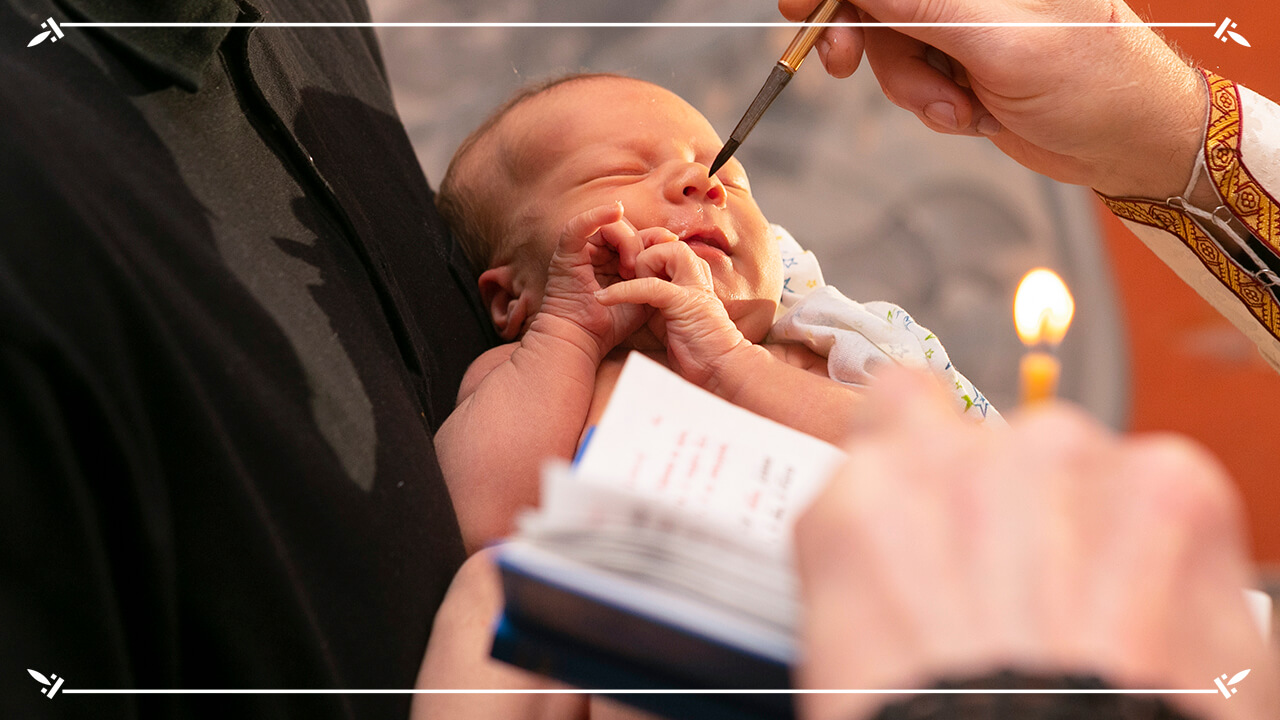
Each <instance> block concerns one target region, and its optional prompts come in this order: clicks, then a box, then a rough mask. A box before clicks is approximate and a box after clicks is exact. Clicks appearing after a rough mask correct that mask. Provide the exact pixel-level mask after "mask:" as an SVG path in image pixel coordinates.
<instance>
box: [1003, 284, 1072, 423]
mask: <svg viewBox="0 0 1280 720" xmlns="http://www.w3.org/2000/svg"><path fill="white" fill-rule="evenodd" d="M1075 309H1076V303H1075V300H1073V299H1072V298H1071V292H1070V291H1069V290H1067V285H1066V283H1064V282H1062V278H1060V277H1058V275H1057V273H1055V272H1053V271H1052V270H1048V269H1045V268H1036V269H1035V270H1032V271H1031V272H1029V273H1027V274H1026V275H1025V276H1024V277H1023V278H1022V282H1020V283H1018V292H1017V294H1016V295H1015V296H1014V299H1013V322H1014V325H1015V326H1016V327H1017V329H1018V337H1019V338H1020V339H1021V340H1022V344H1023V345H1026V346H1027V352H1026V354H1024V355H1023V356H1022V363H1021V364H1020V366H1019V380H1020V383H1019V384H1020V385H1021V388H1022V402H1023V404H1025V405H1031V404H1035V403H1038V402H1043V401H1045V400H1050V399H1052V398H1053V396H1054V395H1055V394H1056V393H1057V390H1058V376H1059V375H1060V374H1061V373H1062V363H1061V362H1060V361H1059V360H1058V356H1057V349H1058V344H1059V343H1061V342H1062V338H1063V336H1064V335H1066V334H1067V328H1068V327H1070V326H1071V317H1072V315H1074V314H1075Z"/></svg>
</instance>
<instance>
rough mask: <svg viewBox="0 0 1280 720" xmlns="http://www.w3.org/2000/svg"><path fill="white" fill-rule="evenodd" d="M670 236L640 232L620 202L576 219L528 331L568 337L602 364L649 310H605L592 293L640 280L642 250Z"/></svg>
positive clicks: (567, 231)
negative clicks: (632, 280) (618, 283)
mask: <svg viewBox="0 0 1280 720" xmlns="http://www.w3.org/2000/svg"><path fill="white" fill-rule="evenodd" d="M667 235H670V233H669V232H667V231H666V230H663V229H661V228H649V229H646V230H641V231H637V230H636V229H635V227H634V226H633V225H632V224H631V223H630V222H628V221H627V220H626V218H624V217H623V208H622V204H621V203H613V204H611V205H601V206H599V207H596V208H592V209H591V210H588V211H586V212H584V213H582V214H581V215H578V216H576V217H574V218H573V219H572V220H570V221H569V222H568V223H566V224H565V228H564V232H563V233H562V234H561V236H560V242H559V244H558V245H557V247H556V251H555V253H554V254H553V255H552V256H551V263H550V266H549V268H548V272H547V286H546V289H545V291H544V294H543V300H542V307H541V308H540V310H539V311H538V314H537V315H536V316H535V317H534V319H533V322H532V323H531V324H530V326H529V331H530V332H531V333H544V334H549V335H554V336H557V337H561V338H565V339H568V340H570V341H572V342H574V343H575V344H577V345H578V346H579V347H580V348H582V349H583V351H584V352H586V353H587V354H588V356H590V357H592V358H594V361H595V362H597V363H598V362H599V361H600V360H601V359H602V358H604V356H605V355H606V354H607V353H608V352H609V351H610V350H612V349H613V348H614V347H615V346H616V345H617V344H618V343H619V342H621V341H622V340H624V339H625V338H627V337H629V336H630V335H631V334H632V333H633V332H635V331H636V330H637V329H639V328H640V327H641V326H642V325H643V324H644V323H645V321H646V320H648V318H649V315H650V314H651V311H650V310H649V309H648V308H646V307H644V306H642V305H615V306H605V305H603V304H601V303H600V301H599V300H597V299H596V296H595V294H594V293H595V292H597V291H599V290H601V289H602V288H605V287H609V286H612V285H613V284H614V283H617V282H620V281H621V280H623V279H624V278H634V277H636V261H637V258H638V257H639V256H640V253H641V250H642V249H643V248H644V247H645V246H646V245H649V244H652V243H654V242H664V241H667V240H668V239H669V238H667V237H666V236H667Z"/></svg>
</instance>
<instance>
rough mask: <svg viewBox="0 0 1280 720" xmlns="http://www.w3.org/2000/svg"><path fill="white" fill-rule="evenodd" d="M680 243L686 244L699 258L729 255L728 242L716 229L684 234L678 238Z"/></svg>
mask: <svg viewBox="0 0 1280 720" xmlns="http://www.w3.org/2000/svg"><path fill="white" fill-rule="evenodd" d="M680 242H683V243H685V244H687V245H688V246H689V248H690V249H692V250H693V251H694V252H695V253H696V254H697V255H698V256H699V257H705V255H707V254H713V255H728V254H729V241H728V240H727V239H725V236H724V233H722V232H720V230H718V229H716V228H711V229H708V230H697V231H689V232H686V233H685V234H683V235H682V236H681V237H680Z"/></svg>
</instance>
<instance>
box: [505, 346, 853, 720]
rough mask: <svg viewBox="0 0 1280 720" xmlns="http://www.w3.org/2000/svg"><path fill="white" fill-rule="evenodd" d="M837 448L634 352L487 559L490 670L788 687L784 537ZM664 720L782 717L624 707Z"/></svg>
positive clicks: (683, 703)
mask: <svg viewBox="0 0 1280 720" xmlns="http://www.w3.org/2000/svg"><path fill="white" fill-rule="evenodd" d="M842 457H843V454H842V453H841V451H840V450H838V449H837V448H835V447H834V446H832V445H830V444H829V443H826V442H823V441H821V440H818V439H816V438H813V437H811V436H809V435H805V434H803V433H800V432H798V431H795V430H792V429H791V428H788V427H785V426H783V425H780V424H778V423H776V422H773V421H772V420H768V419H765V418H762V417H760V416H758V415H755V414H753V413H751V412H748V411H746V410H743V409H741V408H738V407H736V406H734V405H732V404H730V403H728V402H725V401H724V400H721V399H720V398H718V397H715V396H714V395H712V394H710V393H708V392H706V391H704V390H702V389H701V388H698V387H696V386H694V385H692V384H690V383H688V382H686V381H685V380H683V379H681V378H680V377H679V376H678V375H676V374H675V373H672V372H671V371H670V370H667V369H666V368H664V367H662V366H661V365H660V364H658V363H656V362H654V361H652V360H650V359H648V358H646V357H644V356H643V355H641V354H639V353H632V355H631V356H630V357H629V358H628V360H627V362H626V365H625V366H624V368H623V371H622V374H621V376H620V377H619V379H618V383H617V385H616V387H615V389H614V392H613V395H612V397H611V398H610V401H609V405H608V407H607V408H606V410H605V413H604V415H603V417H602V418H601V420H600V422H599V424H598V425H597V426H596V427H595V428H594V429H593V430H592V431H591V433H590V435H589V436H588V439H587V441H586V443H585V445H584V448H583V449H582V450H581V451H580V452H579V456H578V458H577V459H576V460H575V463H574V466H573V467H569V466H567V465H564V464H556V465H550V466H548V467H547V468H546V469H545V470H544V473H543V488H542V504H541V507H540V508H539V509H538V510H536V511H531V512H530V513H528V514H526V515H525V516H524V517H522V518H521V520H520V524H519V531H518V532H517V534H516V536H515V537H514V538H513V539H512V540H510V541H509V542H507V543H505V544H504V545H503V546H502V548H501V550H500V551H499V560H498V564H499V567H500V568H501V571H502V576H503V588H504V595H505V602H506V607H505V610H504V614H503V617H502V619H501V621H500V623H499V627H498V632H497V637H496V639H495V641H494V648H493V655H494V657H497V658H498V659H501V660H505V661H507V662H511V663H513V664H516V665H519V666H522V667H525V668H528V669H531V670H535V671H537V672H541V673H544V674H547V675H551V676H553V677H556V678H558V679H561V680H564V681H566V682H568V683H570V684H573V685H576V686H578V687H582V688H585V689H592V690H610V689H612V690H627V689H655V688H665V689H677V690H691V689H718V690H734V689H748V688H750V689H786V688H789V687H790V678H789V668H790V667H791V666H792V665H793V664H794V662H795V652H796V650H795V642H794V637H795V634H796V622H797V611H798V603H797V597H796V593H797V588H796V580H795V574H794V572H793V569H792V566H791V526H792V523H793V522H794V519H795V517H796V515H797V514H798V513H799V512H800V511H801V510H803V509H804V507H805V506H806V505H807V504H808V502H809V501H810V500H811V499H812V498H813V496H814V495H815V494H816V493H817V492H818V491H819V490H820V489H821V488H822V486H823V484H824V483H825V481H826V478H827V477H828V475H829V474H830V473H831V471H832V470H833V469H834V468H835V466H836V464H837V463H839V462H840V460H841V459H842ZM622 697H623V699H625V700H627V701H629V702H632V703H634V704H637V705H640V706H642V707H646V708H647V709H650V710H657V711H659V712H664V713H666V714H669V715H672V716H676V717H699V718H715V717H724V718H751V717H761V718H764V717H789V716H790V714H791V709H790V706H791V698H790V697H789V696H787V695H785V694H783V695H764V696H743V695H738V694H719V695H688V694H670V695H651V694H646V695H638V694H631V695H625V696H622Z"/></svg>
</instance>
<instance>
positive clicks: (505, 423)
mask: <svg viewBox="0 0 1280 720" xmlns="http://www.w3.org/2000/svg"><path fill="white" fill-rule="evenodd" d="M644 241H645V234H644V233H637V232H636V231H635V230H634V229H633V228H632V227H631V226H630V224H628V223H627V222H626V221H624V220H623V219H622V209H621V207H620V206H617V205H609V206H603V207H599V208H596V209H594V210H590V211H588V212H586V213H583V214H582V215H579V216H578V217H576V218H574V219H573V220H571V221H569V223H568V224H567V225H566V227H565V231H564V234H563V235H562V236H561V239H560V243H559V246H558V247H557V249H556V252H555V254H554V255H553V257H552V260H551V265H550V270H549V273H548V278H547V286H546V292H545V295H544V298H543V302H542V307H541V309H540V310H539V312H538V313H537V314H536V315H535V316H534V318H533V321H532V322H531V323H530V326H529V329H528V330H527V331H526V332H525V334H524V336H523V337H522V338H521V340H520V342H519V343H513V344H511V345H504V346H502V347H498V348H494V349H493V350H490V351H489V352H487V353H485V354H484V355H482V356H480V358H478V359H477V360H476V361H475V362H474V363H473V364H472V366H471V368H470V369H468V371H467V375H466V377H465V378H464V379H463V384H462V388H461V390H460V392H459V401H458V407H457V408H456V409H455V410H454V411H453V413H452V414H451V415H450V416H449V418H448V419H447V420H446V421H445V423H444V425H443V426H441V428H440V431H439V432H438V433H436V438H435V444H436V454H437V455H438V457H439V460H440V467H441V469H443V471H444V476H445V481H446V482H447V483H448V485H449V493H450V496H451V497H452V498H453V504H454V510H455V511H456V513H457V515H458V522H459V524H460V525H461V528H462V537H463V540H464V542H465V543H466V545H467V549H468V550H469V551H474V550H477V549H479V548H481V547H483V546H484V545H485V544H486V543H488V542H491V541H493V540H496V539H498V538H501V537H503V536H505V535H507V534H509V533H510V531H511V530H512V522H513V520H514V518H515V515H516V513H517V511H518V510H519V509H520V508H521V507H524V506H528V505H533V504H536V502H537V488H538V473H539V468H540V465H541V463H542V461H543V460H544V459H545V458H547V457H552V456H555V457H562V458H569V457H572V455H573V451H574V447H575V446H576V444H577V442H578V437H579V435H580V434H581V432H582V428H583V424H584V422H585V419H586V416H587V411H588V409H589V408H590V406H591V399H592V393H593V390H594V388H595V377H596V369H597V367H598V366H599V365H600V361H601V359H602V358H603V357H604V356H605V354H606V353H607V352H608V351H609V350H610V349H612V348H613V346H614V345H616V344H617V343H618V342H619V341H620V340H621V339H623V338H625V337H627V336H628V335H630V334H631V333H632V332H634V331H635V329H636V328H637V327H639V326H640V325H641V324H642V323H643V322H644V321H645V319H646V314H647V309H646V308H641V307H637V306H620V307H615V308H606V307H604V306H602V305H600V303H599V302H598V301H597V300H596V299H595V297H594V296H593V295H592V293H593V292H594V291H596V290H598V289H600V276H601V275H607V274H608V273H610V272H615V273H616V272H617V268H618V267H619V266H624V265H625V266H630V264H631V263H633V262H634V258H635V256H636V253H637V252H638V249H639V247H640V244H642V243H643V242H644ZM602 268H603V269H602ZM606 282H607V280H606Z"/></svg>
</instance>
